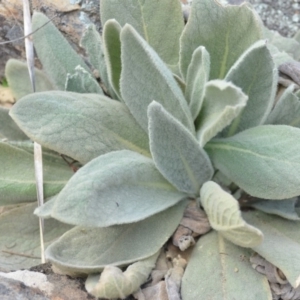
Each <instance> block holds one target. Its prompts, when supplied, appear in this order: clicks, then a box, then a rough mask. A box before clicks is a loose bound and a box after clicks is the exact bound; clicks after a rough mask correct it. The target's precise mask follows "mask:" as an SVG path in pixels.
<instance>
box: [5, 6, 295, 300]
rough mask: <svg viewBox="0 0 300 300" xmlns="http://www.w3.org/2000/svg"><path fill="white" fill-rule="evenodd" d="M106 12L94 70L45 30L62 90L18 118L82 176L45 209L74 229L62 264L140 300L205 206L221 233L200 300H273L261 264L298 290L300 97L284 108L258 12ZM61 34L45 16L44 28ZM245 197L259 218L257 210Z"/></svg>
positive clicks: (89, 43)
mask: <svg viewBox="0 0 300 300" xmlns="http://www.w3.org/2000/svg"><path fill="white" fill-rule="evenodd" d="M154 12H155V13H154ZM100 13H101V20H102V22H103V24H104V26H103V34H102V37H100V35H99V34H98V33H97V32H96V30H95V27H94V26H90V27H89V28H88V29H87V31H86V33H85V35H84V37H83V39H82V46H83V47H84V48H85V49H86V52H87V54H88V56H89V61H88V62H87V64H86V63H85V62H83V61H82V60H81V59H80V58H79V57H78V56H77V55H76V54H75V52H74V51H73V50H72V49H71V48H70V46H69V45H68V44H66V42H65V40H64V39H63V38H62V36H61V35H60V33H59V32H58V31H57V30H56V28H55V27H54V26H53V25H51V24H48V25H47V26H45V27H43V28H41V29H40V30H39V31H37V32H36V34H35V35H34V45H35V48H36V51H37V54H38V56H39V59H40V60H41V62H42V64H43V67H44V70H45V72H46V74H47V76H48V78H49V80H50V82H51V84H52V85H53V87H54V89H55V91H50V92H40V93H35V94H30V95H27V96H24V97H22V99H20V100H19V101H18V102H17V104H16V105H15V106H14V107H13V108H12V110H11V112H10V116H11V117H12V118H13V120H14V121H15V122H16V123H17V125H18V126H19V127H20V128H21V129H22V131H23V132H24V133H25V134H26V136H28V137H29V138H31V139H32V140H34V141H36V142H38V143H40V144H41V145H43V146H44V147H46V148H48V149H50V150H51V151H55V153H60V154H63V155H65V156H67V157H70V158H72V159H74V160H76V161H78V162H79V163H80V164H81V165H82V167H81V168H80V169H79V170H78V171H77V172H76V173H75V174H74V175H73V176H72V177H71V179H70V180H69V181H68V182H67V183H66V185H65V186H64V187H63V188H62V190H61V191H60V192H59V193H57V194H56V195H55V196H54V197H53V198H52V199H51V200H49V201H48V202H47V203H46V204H45V205H44V206H43V207H41V208H39V209H37V210H36V211H35V213H36V214H37V215H39V216H42V217H44V218H50V219H53V218H54V219H56V220H58V221H60V222H63V223H67V224H70V225H73V226H74V227H73V228H72V229H71V230H69V231H68V232H66V233H65V234H63V235H62V236H61V237H60V238H59V239H58V240H57V241H55V242H53V243H52V244H51V245H50V246H49V247H48V248H47V250H46V257H47V259H48V260H49V261H51V262H52V263H53V265H54V266H55V268H57V269H58V270H59V271H60V272H63V273H67V274H90V275H89V278H88V281H87V286H88V289H89V291H90V292H91V293H92V294H94V295H96V296H97V297H104V298H125V297H126V296H127V295H129V294H131V293H133V292H134V291H136V290H137V289H139V287H140V286H141V285H142V284H143V282H145V281H146V280H147V278H148V275H149V273H150V271H151V269H152V268H153V267H154V264H155V261H156V259H157V256H158V254H159V252H160V249H161V248H162V246H163V245H164V244H165V243H166V241H167V240H168V239H169V238H170V237H171V235H172V234H173V232H174V230H175V229H176V227H177V226H178V224H179V222H180V220H181V218H182V215H183V212H184V209H185V207H186V205H187V202H188V201H190V200H191V199H197V201H198V204H199V205H201V206H202V207H203V208H204V210H205V212H206V214H207V216H208V219H209V221H210V224H211V227H212V228H213V229H214V230H213V231H212V232H210V233H208V234H206V235H205V236H203V237H201V238H200V239H199V241H198V242H197V244H196V245H195V247H194V250H193V253H192V256H191V259H190V261H189V263H188V266H187V268H186V271H185V274H184V276H183V281H182V289H181V296H182V298H183V299H184V300H189V299H198V298H203V299H247V300H248V299H271V292H270V288H269V287H268V284H267V280H266V279H265V278H264V277H263V276H261V275H260V274H258V273H257V272H256V271H254V270H253V269H252V268H251V264H250V263H249V256H250V255H251V254H252V253H253V252H254V251H255V252H257V253H259V254H260V255H261V256H263V257H264V258H265V259H267V260H268V261H270V262H271V263H272V264H274V265H275V266H276V267H278V268H279V269H281V270H282V272H283V273H284V275H285V276H286V278H287V279H288V281H289V282H290V283H291V285H292V286H293V287H295V288H296V287H298V286H299V284H300V280H299V278H300V277H299V276H300V264H299V261H300V257H299V255H300V254H299V253H300V251H299V250H300V236H299V230H298V228H299V223H298V222H297V221H298V220H299V217H298V215H297V208H296V203H297V197H298V195H300V184H299V183H300V154H299V151H298V150H299V147H300V145H299V143H300V142H299V141H300V130H299V127H298V126H297V125H298V123H297V119H298V115H297V113H296V109H295V108H296V107H298V105H299V98H298V96H297V95H296V94H294V93H293V90H292V89H291V88H290V89H288V90H287V91H286V93H285V94H284V95H283V96H282V97H281V98H280V100H279V101H278V102H277V104H276V105H275V94H276V88H277V80H278V75H277V67H276V64H275V62H274V58H273V56H272V55H271V53H270V50H269V48H268V45H267V43H266V41H265V40H264V39H263V33H262V28H261V25H260V21H259V19H258V17H257V15H256V13H255V12H254V11H253V10H252V9H251V8H250V7H249V6H247V5H246V4H243V5H241V6H222V5H220V4H219V3H217V2H216V1H213V0H194V1H193V6H192V10H191V14H190V17H189V20H188V23H187V24H186V26H184V22H183V18H182V14H181V8H180V4H179V2H177V1H173V0H163V1H159V2H153V1H150V0H149V1H144V2H143V3H141V2H139V1H136V0H122V1H121V0H102V1H101V7H100ZM46 21H47V18H46V17H45V16H44V15H42V14H40V13H36V14H35V15H34V17H33V23H34V27H35V28H39V27H40V26H41V25H42V24H44V23H45V22H46ZM88 65H89V66H91V68H89V67H88ZM95 75H96V77H95ZM99 80H100V85H99V84H98V81H99ZM291 99H292V100H291ZM282 107H284V108H285V109H284V110H282V109H281V108H282ZM240 191H243V193H246V194H247V195H249V196H251V197H255V200H256V201H255V203H256V204H257V205H256V208H257V210H250V211H246V212H242V211H241V208H240V205H239V202H238V200H236V198H235V197H237V196H236V195H237V194H238V193H239V192H240ZM234 196H235V197H234ZM262 199H264V200H262ZM259 210H262V211H264V213H262V212H259ZM287 255H288V257H287ZM128 265H130V266H129V267H128V268H127V270H126V271H125V272H124V273H122V271H121V269H120V268H124V267H126V266H128ZM119 267H120V268H119ZM95 274H96V275H95ZM100 274H101V275H100ZM99 276H100V279H99ZM247 287H249V289H247Z"/></svg>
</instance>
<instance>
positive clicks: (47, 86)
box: [5, 59, 53, 100]
mask: <svg viewBox="0 0 300 300" xmlns="http://www.w3.org/2000/svg"><path fill="white" fill-rule="evenodd" d="M34 73H35V90H36V91H37V92H43V91H50V90H53V85H52V83H51V82H50V80H49V79H48V78H47V76H46V75H45V74H44V73H43V72H42V71H40V70H38V69H35V70H34ZM5 77H6V79H7V82H8V85H9V87H10V89H11V91H12V92H13V95H14V97H15V98H16V99H17V100H18V99H20V98H22V97H24V96H26V95H28V94H31V93H32V92H33V90H32V85H31V81H30V78H29V73H28V66H27V64H26V63H25V62H21V61H19V60H16V59H10V60H8V61H7V63H6V65H5Z"/></svg>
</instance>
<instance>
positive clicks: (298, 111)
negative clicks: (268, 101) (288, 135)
mask: <svg viewBox="0 0 300 300" xmlns="http://www.w3.org/2000/svg"><path fill="white" fill-rule="evenodd" d="M293 90H294V86H293V85H291V86H290V87H288V88H287V89H286V90H285V91H284V93H283V94H282V96H281V97H280V99H279V100H278V102H277V103H276V105H275V107H274V108H273V110H272V111H271V113H270V114H269V116H268V119H267V120H266V122H265V123H266V124H283V125H290V126H294V127H298V128H300V101H299V98H298V97H297V96H296V95H295V94H294V93H293Z"/></svg>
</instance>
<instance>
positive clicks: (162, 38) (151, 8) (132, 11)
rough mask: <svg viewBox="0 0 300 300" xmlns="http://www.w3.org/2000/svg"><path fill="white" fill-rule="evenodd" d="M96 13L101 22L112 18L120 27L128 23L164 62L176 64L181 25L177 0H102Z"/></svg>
mask: <svg viewBox="0 0 300 300" xmlns="http://www.w3.org/2000/svg"><path fill="white" fill-rule="evenodd" d="M100 14H101V21H102V24H105V22H107V21H108V20H109V19H116V20H117V21H118V22H119V23H120V24H121V26H125V24H130V25H132V26H133V27H134V28H135V30H136V31H137V32H138V33H139V34H140V35H141V36H142V37H143V38H144V39H145V40H146V41H147V43H148V44H149V45H150V46H151V47H153V48H154V50H155V51H156V52H157V53H158V55H159V56H160V57H161V58H162V60H164V61H165V63H167V64H169V65H176V64H177V62H178V59H179V37H180V34H181V32H182V30H183V26H184V23H183V17H182V12H181V6H180V3H179V2H178V1H173V0H160V1H155V2H154V1H151V0H146V1H137V0H102V1H101V2H100Z"/></svg>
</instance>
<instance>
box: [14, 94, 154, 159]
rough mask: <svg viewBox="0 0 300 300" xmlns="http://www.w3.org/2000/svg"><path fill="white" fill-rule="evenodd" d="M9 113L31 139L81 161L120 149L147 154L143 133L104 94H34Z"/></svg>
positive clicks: (122, 110) (125, 109)
mask: <svg viewBox="0 0 300 300" xmlns="http://www.w3.org/2000/svg"><path fill="white" fill-rule="evenodd" d="M10 114H11V116H12V118H13V119H14V120H15V121H16V123H17V124H18V125H19V126H20V127H21V128H22V129H23V130H24V132H25V133H26V134H27V135H28V136H29V137H30V138H31V139H33V140H34V141H36V142H38V143H40V144H42V145H43V146H45V147H47V148H49V149H53V150H55V151H57V152H59V153H62V154H65V155H68V156H70V157H72V158H74V159H76V160H78V161H80V162H81V163H86V162H88V161H90V160H91V159H93V158H95V157H97V156H99V155H101V154H104V153H107V152H110V151H115V150H122V149H130V150H134V151H137V152H139V153H142V154H144V155H147V156H149V150H148V148H149V145H148V137H147V135H146V133H145V132H144V131H143V130H142V128H141V127H140V126H139V125H138V124H137V122H136V121H135V120H134V118H133V117H132V115H131V114H130V112H129V111H128V109H127V108H126V106H125V105H124V104H122V103H120V102H118V101H114V100H112V99H110V98H108V97H105V96H101V95H96V94H94V95H93V94H76V93H70V92H57V91H54V92H51V93H35V94H32V95H30V96H27V97H24V98H23V99H22V100H21V101H18V103H17V104H16V105H15V106H14V107H13V108H12V109H11V112H10ZM66 141H67V142H66Z"/></svg>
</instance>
